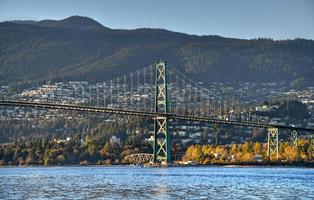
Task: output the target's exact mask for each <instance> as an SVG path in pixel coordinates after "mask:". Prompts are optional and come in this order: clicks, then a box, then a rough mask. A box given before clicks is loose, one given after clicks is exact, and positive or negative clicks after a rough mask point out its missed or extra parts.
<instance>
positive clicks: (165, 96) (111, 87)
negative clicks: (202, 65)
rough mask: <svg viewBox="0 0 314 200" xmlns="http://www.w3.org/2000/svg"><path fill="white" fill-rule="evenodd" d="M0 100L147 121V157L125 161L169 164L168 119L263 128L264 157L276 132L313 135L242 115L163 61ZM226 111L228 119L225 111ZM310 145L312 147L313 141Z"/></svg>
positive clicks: (273, 150)
mask: <svg viewBox="0 0 314 200" xmlns="http://www.w3.org/2000/svg"><path fill="white" fill-rule="evenodd" d="M0 99H1V100H0V106H11V107H12V106H13V107H30V108H39V109H59V110H72V111H82V112H95V113H108V114H117V115H131V116H141V117H149V118H152V119H154V142H153V154H152V155H150V154H149V155H148V154H143V155H144V157H143V156H142V154H139V155H134V156H130V157H128V158H130V159H133V160H141V161H143V159H144V160H152V161H154V162H156V163H160V162H161V163H170V162H171V152H170V149H171V143H170V132H169V123H170V122H169V119H173V120H184V121H199V122H208V123H213V124H226V125H233V126H248V127H257V128H266V129H267V130H268V136H267V137H268V140H267V143H268V149H267V155H268V156H269V157H272V156H277V157H278V152H279V145H278V144H279V139H278V135H279V130H284V131H289V132H290V133H291V138H292V139H291V140H292V141H293V142H294V143H295V145H297V138H298V132H300V131H302V132H307V133H313V132H314V129H313V128H309V127H294V126H289V125H282V124H273V123H269V122H267V121H266V122H265V121H262V120H261V119H260V118H259V117H257V116H256V115H254V114H252V113H251V112H248V113H243V112H241V110H239V109H238V107H237V106H235V105H234V104H232V103H231V102H229V103H228V101H227V100H223V99H221V98H220V97H217V96H216V95H215V93H214V92H213V91H211V90H209V89H207V88H206V87H205V86H203V85H202V83H199V82H195V81H193V80H191V79H190V78H188V77H187V76H186V75H184V74H183V73H181V72H180V71H178V70H176V69H175V68H174V67H171V66H170V67H168V66H167V65H166V62H164V61H160V62H158V63H156V64H152V65H149V66H147V67H144V68H142V69H140V70H137V71H135V72H132V73H130V74H127V75H123V76H120V77H117V78H114V79H112V80H110V81H106V82H103V83H97V84H94V85H91V84H88V83H87V82H69V83H68V84H64V83H59V84H55V85H53V86H47V87H45V88H44V89H43V88H41V89H37V91H36V89H35V90H33V91H28V92H22V93H12V92H9V91H8V92H2V93H0ZM231 110H232V111H233V114H232V115H231V114H230V113H231V112H229V111H231ZM235 113H238V115H237V114H235ZM312 141H313V143H314V140H313V139H312Z"/></svg>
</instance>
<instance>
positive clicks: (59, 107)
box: [0, 100, 314, 132]
mask: <svg viewBox="0 0 314 200" xmlns="http://www.w3.org/2000/svg"><path fill="white" fill-rule="evenodd" d="M0 106H12V107H30V108H42V109H57V110H72V111H82V112H95V113H109V114H118V115H133V116H142V117H150V118H156V117H157V116H166V117H168V118H170V119H177V120H188V121H200V122H209V123H217V124H226V125H235V126H249V127H258V128H281V129H293V130H299V131H312V132H314V128H309V127H292V126H286V125H278V124H269V123H259V122H250V121H232V120H222V119H213V118H208V117H195V116H188V115H187V116H186V115H176V114H171V113H154V112H147V111H135V110H123V109H114V108H103V107H89V106H80V105H68V104H53V103H39V102H26V101H7V100H0Z"/></svg>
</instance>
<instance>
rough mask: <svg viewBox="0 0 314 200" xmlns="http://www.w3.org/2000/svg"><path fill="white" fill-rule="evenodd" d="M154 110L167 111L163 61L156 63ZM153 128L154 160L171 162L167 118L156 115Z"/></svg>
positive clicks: (164, 64)
mask: <svg viewBox="0 0 314 200" xmlns="http://www.w3.org/2000/svg"><path fill="white" fill-rule="evenodd" d="M155 112H156V113H159V114H162V113H164V114H166V113H168V102H167V76H166V63H165V62H163V61H160V62H158V63H157V64H156V93H155ZM154 128H155V130H154V145H153V151H154V153H153V154H154V162H163V163H168V162H171V155H170V152H171V151H170V150H171V149H170V134H169V130H168V118H167V117H166V116H162V115H160V116H157V117H156V118H155V127H154Z"/></svg>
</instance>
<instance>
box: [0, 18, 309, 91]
mask: <svg viewBox="0 0 314 200" xmlns="http://www.w3.org/2000/svg"><path fill="white" fill-rule="evenodd" d="M0 52H1V53H0V84H16V83H35V82H38V81H48V80H52V81H59V80H89V81H101V80H105V79H108V78H110V77H113V76H116V75H118V74H124V73H128V72H130V71H133V70H135V69H137V68H141V67H144V66H147V65H148V64H151V63H153V62H155V61H156V60H159V59H160V58H162V59H164V60H166V61H167V62H168V64H169V65H171V66H175V67H177V68H178V69H179V70H181V71H182V72H184V73H186V74H188V75H190V76H192V77H193V78H195V79H199V80H203V81H208V82H210V81H221V82H223V81H255V82H261V81H273V82H276V81H282V80H288V81H294V82H295V83H297V84H301V85H302V84H304V83H306V84H313V83H314V41H313V40H304V39H295V40H282V41H273V40H271V39H254V40H242V39H232V38H223V37H220V36H195V35H187V34H183V33H177V32H171V31H167V30H163V29H148V28H146V29H136V30H115V29H110V28H108V27H105V26H103V25H102V24H100V23H98V22H96V21H95V20H93V19H90V18H87V17H80V16H73V17H69V18H66V19H63V20H59V21H58V20H43V21H7V22H2V23H0Z"/></svg>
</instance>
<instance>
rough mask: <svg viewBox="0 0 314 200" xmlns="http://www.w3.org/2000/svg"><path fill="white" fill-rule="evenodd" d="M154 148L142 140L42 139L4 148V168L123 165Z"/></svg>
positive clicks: (0, 152) (1, 151) (0, 150)
mask: <svg viewBox="0 0 314 200" xmlns="http://www.w3.org/2000/svg"><path fill="white" fill-rule="evenodd" d="M150 151H152V150H151V147H150V145H147V144H145V143H144V142H141V140H140V139H134V140H133V139H129V140H127V141H126V143H124V144H123V145H121V144H118V143H115V142H109V141H107V142H104V143H103V142H99V141H97V140H95V139H92V137H91V136H89V135H88V136H86V138H85V141H84V142H83V141H82V140H81V139H80V138H79V136H77V137H75V138H74V139H71V140H69V141H67V140H63V141H61V140H59V139H48V138H45V139H42V140H35V141H31V142H24V141H19V142H14V143H10V144H3V145H1V146H0V165H46V166H49V165H79V164H81V165H85V164H123V163H125V162H126V161H125V160H124V157H125V156H126V155H129V154H132V153H138V152H150Z"/></svg>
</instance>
